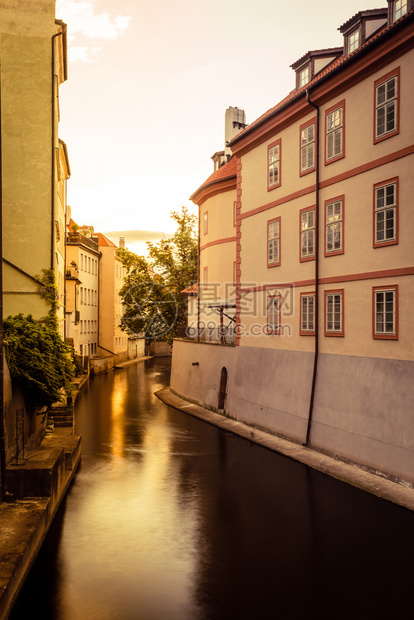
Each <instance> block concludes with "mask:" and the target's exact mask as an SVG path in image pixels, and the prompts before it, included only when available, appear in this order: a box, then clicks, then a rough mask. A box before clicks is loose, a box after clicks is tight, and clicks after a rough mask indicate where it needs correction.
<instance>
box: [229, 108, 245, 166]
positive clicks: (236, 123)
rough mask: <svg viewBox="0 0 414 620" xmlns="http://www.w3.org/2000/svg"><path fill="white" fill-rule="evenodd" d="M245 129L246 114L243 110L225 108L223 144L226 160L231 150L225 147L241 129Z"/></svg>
mask: <svg viewBox="0 0 414 620" xmlns="http://www.w3.org/2000/svg"><path fill="white" fill-rule="evenodd" d="M245 127H246V114H245V113H244V110H241V109H240V108H232V107H231V106H230V107H229V108H227V110H226V115H225V118H224V144H225V150H224V153H225V156H226V158H227V159H229V158H230V157H231V149H230V148H229V147H228V146H227V143H228V142H230V140H232V139H233V138H234V137H235V136H237V134H238V133H240V132H241V130H242V129H244V128H245Z"/></svg>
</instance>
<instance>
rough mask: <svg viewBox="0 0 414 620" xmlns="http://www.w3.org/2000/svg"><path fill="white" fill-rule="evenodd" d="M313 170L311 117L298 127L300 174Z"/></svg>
mask: <svg viewBox="0 0 414 620" xmlns="http://www.w3.org/2000/svg"><path fill="white" fill-rule="evenodd" d="M312 170H315V121H314V120H313V119H312V120H311V121H309V122H308V123H305V124H304V125H302V126H301V128H300V174H301V175H303V174H308V172H312Z"/></svg>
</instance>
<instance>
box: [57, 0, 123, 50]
mask: <svg viewBox="0 0 414 620" xmlns="http://www.w3.org/2000/svg"><path fill="white" fill-rule="evenodd" d="M95 4H96V0H57V1H56V17H57V18H58V19H62V20H63V21H64V22H65V23H67V25H68V42H69V60H71V61H77V60H80V61H83V62H93V61H94V60H95V59H96V57H97V55H98V54H99V52H100V51H101V49H102V48H101V47H99V46H97V45H96V41H97V40H99V39H103V40H105V41H113V40H115V39H116V38H117V37H118V36H119V35H120V33H121V32H123V31H125V30H126V29H127V28H128V26H129V22H130V17H128V16H126V15H115V16H114V17H113V16H111V15H110V14H109V13H97V12H96V6H95ZM85 39H86V42H85Z"/></svg>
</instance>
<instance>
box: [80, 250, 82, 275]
mask: <svg viewBox="0 0 414 620" xmlns="http://www.w3.org/2000/svg"><path fill="white" fill-rule="evenodd" d="M80 269H81V271H83V254H82V252H81V253H80Z"/></svg>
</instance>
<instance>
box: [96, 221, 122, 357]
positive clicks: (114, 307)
mask: <svg viewBox="0 0 414 620" xmlns="http://www.w3.org/2000/svg"><path fill="white" fill-rule="evenodd" d="M97 239H98V244H99V251H100V252H101V254H102V258H101V270H100V274H99V281H100V284H99V287H100V288H99V290H100V300H99V344H98V348H99V349H98V350H99V353H100V355H103V356H105V355H107V354H108V353H109V354H111V355H115V356H116V357H117V359H118V360H119V361H122V360H124V359H127V357H128V336H127V335H126V332H124V331H122V329H121V327H120V326H121V320H122V315H123V308H122V300H121V297H120V295H119V292H120V290H121V288H122V286H123V282H124V277H125V268H124V267H123V265H122V262H121V261H120V260H119V258H118V257H117V255H116V251H117V249H118V246H117V245H116V244H115V243H113V241H111V240H110V239H108V237H106V236H105V235H103V234H102V233H98V234H97Z"/></svg>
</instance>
